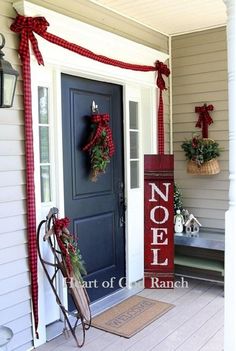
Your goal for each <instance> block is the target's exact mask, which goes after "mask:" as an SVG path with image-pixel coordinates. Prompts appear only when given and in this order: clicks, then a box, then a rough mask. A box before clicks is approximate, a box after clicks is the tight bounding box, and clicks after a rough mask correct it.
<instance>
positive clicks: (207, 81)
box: [172, 27, 229, 229]
mask: <svg viewBox="0 0 236 351" xmlns="http://www.w3.org/2000/svg"><path fill="white" fill-rule="evenodd" d="M172 54H173V57H172V63H173V131H174V135H173V138H174V154H175V180H176V181H177V183H178V184H179V186H180V188H181V189H182V192H183V196H184V207H186V208H188V210H189V211H190V212H192V213H194V215H196V217H197V218H198V219H199V221H200V222H201V224H202V225H203V226H204V227H209V228H216V229H224V216H225V211H226V210H227V207H228V168H229V166H228V158H229V157H228V150H229V144H228V101H227V100H228V91H227V52H226V31H225V27H222V28H217V29H212V30H207V31H202V32H198V33H192V34H186V35H181V36H177V37H173V40H172ZM203 103H207V104H213V105H214V111H213V112H212V113H211V115H212V117H213V120H214V123H213V124H212V125H211V126H210V127H209V137H210V138H212V139H215V140H216V141H217V142H219V144H220V147H222V148H223V149H224V150H223V152H222V153H221V156H220V158H219V162H220V167H221V173H220V174H218V175H216V176H204V177H202V176H194V175H190V174H187V172H186V160H185V156H184V152H183V150H182V149H181V144H182V142H183V141H184V140H185V139H190V138H191V137H192V134H193V133H198V134H201V129H199V128H196V127H195V124H196V121H197V119H198V115H197V114H196V113H195V112H194V111H195V106H200V105H202V104H203Z"/></svg>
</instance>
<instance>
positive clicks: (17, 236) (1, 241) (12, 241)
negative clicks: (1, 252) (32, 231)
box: [0, 230, 27, 249]
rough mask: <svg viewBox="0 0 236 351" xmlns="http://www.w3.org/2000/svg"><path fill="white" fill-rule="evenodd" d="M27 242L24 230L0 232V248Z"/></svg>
mask: <svg viewBox="0 0 236 351" xmlns="http://www.w3.org/2000/svg"><path fill="white" fill-rule="evenodd" d="M26 243H27V232H26V230H18V231H16V232H11V233H10V235H9V233H4V234H0V249H6V248H9V247H12V246H18V245H23V244H26Z"/></svg>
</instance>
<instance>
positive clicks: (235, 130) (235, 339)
mask: <svg viewBox="0 0 236 351" xmlns="http://www.w3.org/2000/svg"><path fill="white" fill-rule="evenodd" d="M224 2H225V4H226V7H227V15H228V19H227V46H228V94H229V105H228V106H229V117H228V118H229V209H228V211H227V212H226V216H225V335H224V338H225V341H224V350H227V351H235V350H236V335H235V327H236V274H235V272H236V156H235V155H236V65H235V62H236V1H235V0H224Z"/></svg>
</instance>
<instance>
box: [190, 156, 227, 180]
mask: <svg viewBox="0 0 236 351" xmlns="http://www.w3.org/2000/svg"><path fill="white" fill-rule="evenodd" d="M187 172H188V173H190V174H193V175H202V176H207V175H214V174H218V173H220V165H219V162H218V160H217V159H216V158H213V159H212V160H210V161H207V162H204V163H203V164H202V165H201V166H198V165H197V164H196V162H194V161H191V160H190V161H188V163H187Z"/></svg>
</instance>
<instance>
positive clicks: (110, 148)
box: [83, 113, 115, 182]
mask: <svg viewBox="0 0 236 351" xmlns="http://www.w3.org/2000/svg"><path fill="white" fill-rule="evenodd" d="M109 121H110V115H109V114H107V113H106V114H96V115H92V116H91V123H92V133H91V136H90V138H89V142H88V143H87V144H86V145H85V146H84V147H83V151H88V152H89V156H90V165H91V170H90V179H91V180H92V181H93V182H96V181H97V179H98V176H99V175H100V174H102V173H105V172H106V168H107V165H108V164H109V163H110V159H111V157H112V155H113V154H114V152H115V146H114V143H113V138H112V132H111V129H110V126H109Z"/></svg>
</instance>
